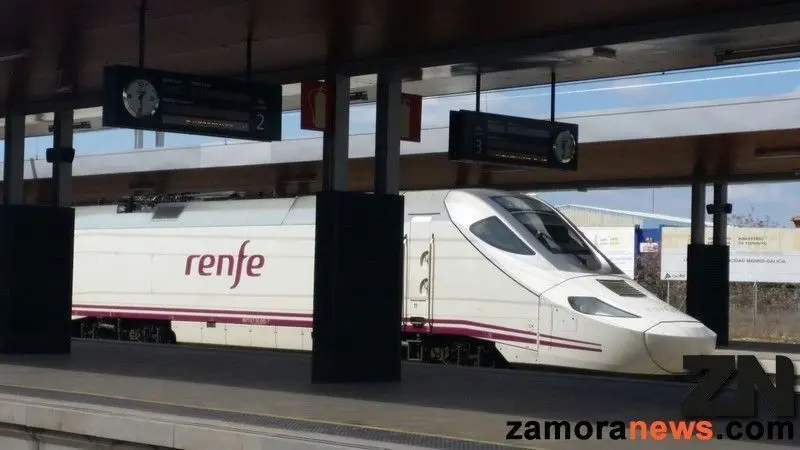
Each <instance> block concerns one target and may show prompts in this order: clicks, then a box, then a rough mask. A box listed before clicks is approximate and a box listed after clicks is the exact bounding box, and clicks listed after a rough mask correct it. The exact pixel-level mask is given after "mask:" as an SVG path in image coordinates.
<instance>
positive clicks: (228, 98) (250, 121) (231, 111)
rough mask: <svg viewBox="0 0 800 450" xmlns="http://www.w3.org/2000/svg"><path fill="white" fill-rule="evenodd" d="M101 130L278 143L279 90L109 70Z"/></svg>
mask: <svg viewBox="0 0 800 450" xmlns="http://www.w3.org/2000/svg"><path fill="white" fill-rule="evenodd" d="M103 77H104V78H103V94H104V95H103V125H104V126H106V127H117V128H132V129H139V130H153V131H162V132H172V133H184V134H199V135H205V136H217V137H221V138H230V139H246V140H251V141H279V140H280V139H281V121H282V117H283V107H282V99H283V93H282V92H283V90H282V89H283V88H282V86H281V85H272V84H264V83H259V82H255V81H242V80H237V79H232V78H219V77H208V76H201V75H196V74H186V73H176V72H165V71H161V70H151V69H146V68H141V67H128V66H108V67H106V68H105V69H104V72H103Z"/></svg>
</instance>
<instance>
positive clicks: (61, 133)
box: [0, 111, 75, 354]
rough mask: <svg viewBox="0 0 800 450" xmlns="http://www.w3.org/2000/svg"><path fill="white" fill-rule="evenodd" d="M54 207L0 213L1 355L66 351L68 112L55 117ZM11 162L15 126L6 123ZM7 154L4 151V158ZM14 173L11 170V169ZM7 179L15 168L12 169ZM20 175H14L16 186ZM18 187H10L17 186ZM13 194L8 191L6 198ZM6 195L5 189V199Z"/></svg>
mask: <svg viewBox="0 0 800 450" xmlns="http://www.w3.org/2000/svg"><path fill="white" fill-rule="evenodd" d="M55 116H56V117H55V124H54V134H53V144H54V146H53V148H49V149H47V161H48V162H50V163H52V164H53V180H52V191H53V204H52V205H25V204H22V203H21V202H20V203H18V204H15V203H13V202H12V203H9V204H4V205H2V207H0V279H2V280H3V283H4V286H3V289H2V290H0V353H34V354H42V353H51V354H63V353H69V352H70V350H71V331H72V326H71V318H72V317H71V316H72V263H73V258H74V251H73V248H74V234H75V210H74V209H73V208H71V207H70V204H71V201H72V192H71V178H72V160H73V158H74V156H75V151H74V150H73V149H72V132H73V129H72V121H73V113H72V111H58V112H56V115H55ZM9 128H10V131H7V132H8V133H10V134H11V136H10V137H11V138H12V139H10V140H9V142H10V143H11V149H12V151H15V152H16V154H15V157H19V158H21V157H22V156H21V155H20V154H19V152H20V151H21V150H19V148H16V149H15V150H14V148H15V146H19V145H21V144H20V143H19V141H18V139H19V137H15V136H14V135H15V134H17V133H20V134H17V136H21V135H22V134H21V133H24V129H23V130H22V131H20V125H19V124H18V123H15V122H14V119H13V118H12V119H11V121H10V127H9ZM8 154H9V150H8V149H7V150H6V157H8ZM15 167H16V168H15ZM6 170H11V171H12V173H13V172H14V171H15V170H19V168H18V167H17V166H15V165H13V160H12V167H11V169H9V168H8V166H7V168H6ZM20 176H21V175H16V176H15V177H14V178H12V179H15V180H19V177H20ZM18 183H19V182H18V181H17V183H16V184H12V186H18ZM12 192H14V191H13V190H11V191H8V193H9V194H10V196H11V197H13V196H14V195H16V194H11V193H12ZM5 193H6V188H5V183H4V194H5Z"/></svg>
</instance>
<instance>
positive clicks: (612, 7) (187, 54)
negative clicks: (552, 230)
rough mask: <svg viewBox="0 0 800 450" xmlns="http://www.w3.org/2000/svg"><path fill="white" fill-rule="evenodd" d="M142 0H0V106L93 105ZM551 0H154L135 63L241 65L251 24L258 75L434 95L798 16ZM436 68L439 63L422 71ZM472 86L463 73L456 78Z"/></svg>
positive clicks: (728, 4)
mask: <svg viewBox="0 0 800 450" xmlns="http://www.w3.org/2000/svg"><path fill="white" fill-rule="evenodd" d="M141 4H142V3H141V0H113V1H111V0H4V1H3V2H0V105H3V107H4V108H7V107H9V106H8V105H13V106H15V107H20V108H24V109H25V110H26V112H28V113H31V114H33V113H39V112H49V111H52V110H53V108H54V107H55V105H57V104H63V105H69V106H71V107H80V106H83V107H88V106H96V105H98V104H99V92H100V89H101V78H102V77H101V73H102V71H101V69H102V67H103V66H104V65H106V64H114V63H119V64H131V65H135V64H138V56H139V26H138V24H139V9H140V6H141ZM552 5H553V3H552V2H545V1H542V0H526V1H521V0H500V1H491V2H490V1H486V0H436V1H430V0H402V1H400V0H291V1H285V0H150V1H149V2H148V5H147V6H148V7H147V10H146V11H147V12H146V21H145V23H146V26H145V30H146V33H145V39H144V42H145V47H144V63H145V65H146V66H148V67H152V68H158V69H165V70H175V71H184V72H192V73H199V74H208V75H223V76H241V75H242V74H243V72H244V70H245V67H246V61H245V55H246V52H245V48H246V36H247V30H248V24H250V23H252V24H253V28H252V30H253V59H252V64H253V69H254V71H255V72H256V78H257V79H258V78H261V79H264V80H273V81H276V82H281V83H284V84H286V83H296V82H299V81H301V80H303V79H309V78H318V77H320V76H321V75H322V74H323V73H324V70H325V68H326V67H334V66H335V67H337V68H338V69H340V70H342V71H346V72H348V73H350V74H354V75H355V74H370V73H375V72H376V71H377V70H378V69H379V68H389V67H393V68H397V69H398V70H404V71H406V73H408V74H409V75H408V77H409V79H411V80H413V79H430V80H431V83H432V84H431V85H430V86H433V88H431V87H430V86H428V87H426V86H425V85H420V86H419V87H418V89H419V90H420V91H424V92H426V94H427V95H434V94H435V93H436V92H438V91H440V92H452V91H453V88H452V85H453V83H449V82H448V79H449V78H452V77H454V76H457V75H459V74H461V75H463V74H464V73H468V72H469V71H470V70H471V69H470V68H471V67H474V66H475V65H476V64H477V63H481V64H482V65H484V66H485V67H486V68H487V71H489V72H503V71H507V70H508V69H509V68H512V69H525V68H528V69H530V68H531V67H533V68H534V70H538V69H536V68H541V66H542V65H548V66H550V65H556V66H557V67H558V70H559V73H560V74H561V75H560V79H561V80H567V79H583V78H596V77H599V76H612V75H622V74H627V73H636V72H642V71H655V70H659V71H660V70H669V69H678V68H685V67H694V66H698V65H707V64H714V63H715V60H714V53H715V52H717V51H724V50H729V49H735V48H745V47H748V48H749V47H754V46H764V45H785V44H792V43H794V42H800V27H797V26H795V24H793V23H792V22H795V21H800V8H799V7H798V3H797V2H795V1H786V0H783V1H776V0H704V1H702V2H699V1H696V0H646V1H645V0H617V1H614V2H611V1H597V0H561V1H560V2H558V7H553V6H552ZM770 24H773V25H772V27H771V28H763V29H760V28H747V27H755V26H766V25H770ZM732 29H736V30H732ZM596 46H610V47H612V48H614V49H615V50H617V52H618V57H617V58H611V59H609V58H593V57H592V49H593V47H596ZM544 54H547V55H549V56H547V57H544V58H542V57H541V56H542V55H544ZM535 55H538V57H533V56H535ZM525 57H527V58H525ZM436 66H441V67H445V68H447V70H444V71H441V70H438V71H437V70H434V71H430V70H429V71H427V72H424V71H421V70H420V69H421V68H430V67H436ZM548 71H549V69H547V70H543V71H540V72H541V73H539V72H536V73H535V74H533V75H532V76H530V77H527V78H526V79H525V80H516V81H514V80H513V76H510V75H508V77H510V79H511V80H512V81H506V82H503V80H502V79H498V80H496V82H494V84H495V85H498V86H499V85H503V84H504V83H505V84H509V83H512V84H513V83H523V82H524V83H528V84H530V83H531V82H532V81H536V80H540V81H544V80H546V77H547V72H548ZM437 74H438V75H437ZM441 74H444V75H441ZM534 75H535V76H534ZM501 78H502V77H501ZM457 84H458V83H456V85H457ZM489 84H492V83H489ZM469 87H470V86H469V85H468V84H464V83H462V84H461V86H460V87H459V88H458V89H461V90H462V91H463V90H465V89H467V88H469ZM486 87H487V88H488V87H490V86H488V85H487V86H486Z"/></svg>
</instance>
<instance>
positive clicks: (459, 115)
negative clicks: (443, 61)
mask: <svg viewBox="0 0 800 450" xmlns="http://www.w3.org/2000/svg"><path fill="white" fill-rule="evenodd" d="M562 131H569V132H570V133H572V136H574V138H575V144H576V146H575V151H574V154H573V155H570V156H569V157H568V158H564V159H566V160H565V161H562V160H561V157H560V156H559V155H556V154H555V152H554V149H553V147H554V144H555V142H556V136H558V134H559V133H561V132H562ZM577 142H578V126H577V125H575V124H571V123H562V122H552V121H550V120H537V119H529V118H526V117H514V116H504V115H500V114H489V113H483V112H476V111H468V110H461V111H450V141H449V149H448V151H449V159H450V160H451V161H464V162H478V163H481V162H482V163H489V164H501V165H511V166H516V167H520V166H523V167H544V168H548V169H561V170H578V147H577Z"/></svg>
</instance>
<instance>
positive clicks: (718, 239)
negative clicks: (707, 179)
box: [713, 183, 728, 245]
mask: <svg viewBox="0 0 800 450" xmlns="http://www.w3.org/2000/svg"><path fill="white" fill-rule="evenodd" d="M727 205H728V184H727V183H714V216H713V217H714V235H713V244H714V245H728V212H727Z"/></svg>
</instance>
